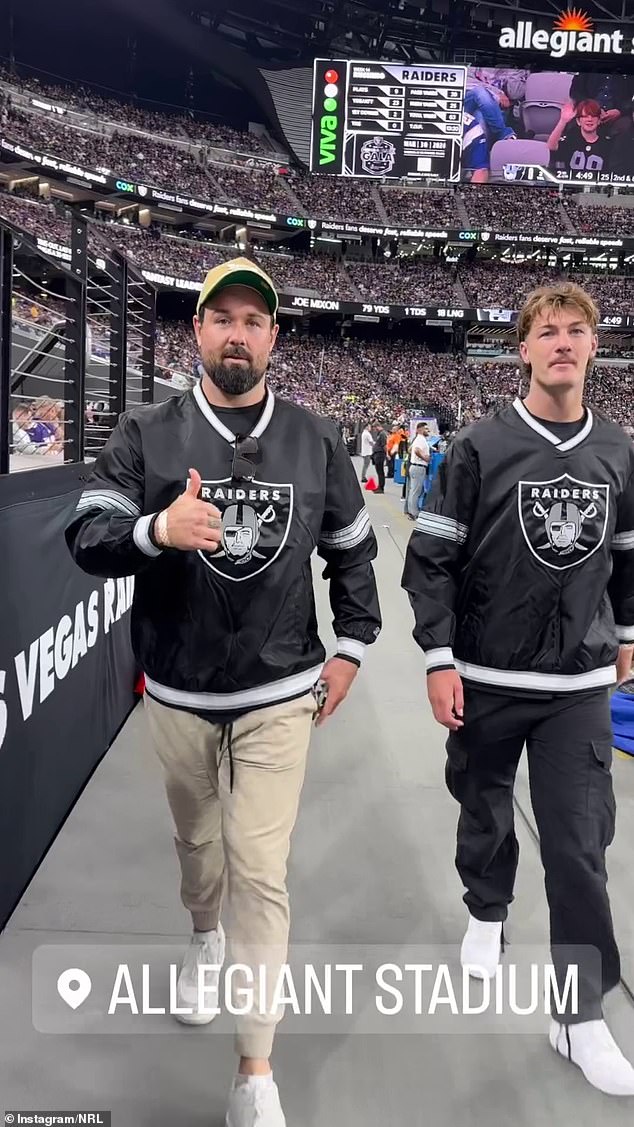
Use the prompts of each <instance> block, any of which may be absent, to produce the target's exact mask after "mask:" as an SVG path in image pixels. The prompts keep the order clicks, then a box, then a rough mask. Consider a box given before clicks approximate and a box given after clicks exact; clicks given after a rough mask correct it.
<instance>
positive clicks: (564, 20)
mask: <svg viewBox="0 0 634 1127" xmlns="http://www.w3.org/2000/svg"><path fill="white" fill-rule="evenodd" d="M592 28H593V23H592V20H591V19H590V17H589V16H588V15H586V13H585V12H582V11H581V10H580V9H579V8H568V9H567V10H566V11H565V12H562V13H561V15H560V16H558V17H557V19H556V20H555V21H554V24H553V29H554V30H553V31H551V32H548V31H545V30H535V29H534V28H533V23H532V21H531V20H519V22H518V24H517V27H503V28H502V31H501V32H500V38H499V45H500V47H507V48H510V49H511V50H514V51H548V52H549V54H550V56H551V58H553V59H561V58H562V57H563V56H564V55H567V54H573V53H576V52H578V53H583V54H588V55H622V54H624V53H626V52H627V47H625V48H624V46H623V40H624V39H625V34H624V32H622V31H610V32H608V31H605V32H599V31H593V30H592ZM632 50H633V48H632V45H631V44H630V53H632Z"/></svg>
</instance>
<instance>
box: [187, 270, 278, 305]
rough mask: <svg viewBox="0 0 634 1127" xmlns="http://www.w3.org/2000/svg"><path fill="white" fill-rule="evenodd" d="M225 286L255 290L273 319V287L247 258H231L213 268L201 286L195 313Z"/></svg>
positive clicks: (267, 277) (264, 274) (275, 300)
mask: <svg viewBox="0 0 634 1127" xmlns="http://www.w3.org/2000/svg"><path fill="white" fill-rule="evenodd" d="M227 286H247V287H248V288H249V289H251V290H256V291H257V293H259V294H261V296H262V297H263V298H264V300H265V302H266V305H267V308H268V311H269V313H270V314H271V316H272V317H273V318H275V315H276V313H277V309H278V306H279V298H278V296H277V291H276V289H275V286H274V285H273V282H272V281H271V279H270V278H269V276H268V274H266V273H265V272H264V270H262V268H261V267H260V266H258V265H257V263H256V262H251V260H250V259H249V258H232V259H230V260H229V262H223V263H221V264H220V266H214V268H213V270H210V271H209V273H208V274H207V277H206V278H205V280H204V282H203V284H202V289H201V291H200V295H199V297H198V303H197V305H196V313H197V314H200V310H201V308H202V307H203V305H205V303H206V302H207V301H209V298H210V297H213V295H214V294H216V293H219V292H220V290H225V289H226V288H227Z"/></svg>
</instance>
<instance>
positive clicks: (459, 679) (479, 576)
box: [403, 283, 634, 1095]
mask: <svg viewBox="0 0 634 1127" xmlns="http://www.w3.org/2000/svg"><path fill="white" fill-rule="evenodd" d="M597 322H598V311H597V308H596V306H595V304H594V302H593V301H592V299H591V298H590V297H589V296H588V295H587V294H586V293H585V292H584V291H583V290H582V289H580V288H579V287H578V286H575V285H572V284H570V283H563V284H560V285H557V286H552V287H543V288H540V289H538V290H536V291H534V292H533V293H532V294H530V295H529V297H528V299H527V301H526V303H525V305H524V307H523V309H522V310H521V312H520V315H519V321H518V337H519V349H520V355H521V358H522V362H523V364H524V365H525V367H526V370H527V372H528V374H529V375H530V390H529V392H528V395H527V397H526V399H525V400H524V401H523V402H522V401H520V400H519V399H516V400H515V402H514V403H513V404H512V405H511V406H507V407H504V408H503V409H501V410H500V411H499V412H498V413H496V414H495V415H494V416H493V417H491V418H488V419H483V420H480V421H479V422H477V423H474V424H472V425H471V426H469V427H466V428H465V429H464V430H463V431H462V432H461V433H460V434H459V435H458V436H457V438H456V439H455V441H454V443H453V444H452V446H451V449H450V450H449V452H448V454H447V457H446V459H445V461H444V462H443V465H442V466H441V468H440V472H439V475H438V478H437V481H436V483H435V485H434V488H433V490H432V495H431V498H430V502H429V503H428V506H427V508H426V509H425V511H424V512H422V513H421V514H420V516H419V517H418V521H417V524H416V528H415V530H414V532H413V534H412V538H411V541H410V544H409V548H408V553H407V559H406V563H405V571H404V576H403V586H404V587H405V588H406V590H407V591H408V593H409V595H410V599H411V602H412V606H413V609H414V614H415V619H416V626H415V630H414V636H415V638H416V640H417V641H418V643H419V644H420V646H421V647H422V649H423V650H424V651H425V656H426V662H427V673H428V678H427V687H428V693H429V699H430V702H431V706H432V709H433V712H434V716H435V718H436V720H437V721H438V722H439V723H441V724H443V725H444V726H445V727H447V728H449V730H450V735H449V739H448V742H447V755H448V760H447V767H446V778H447V784H448V787H449V790H450V791H451V794H452V795H453V796H454V797H455V798H456V800H457V801H458V802H459V803H460V807H461V813H460V819H459V823H458V842H457V855H456V864H457V868H458V872H459V874H460V876H461V878H462V881H463V884H464V885H465V886H466V889H467V892H466V894H465V897H464V900H465V903H466V904H467V907H468V909H469V914H470V918H469V923H468V928H467V932H466V935H465V938H464V941H463V945H462V952H461V954H462V961H463V965H465V966H467V965H468V966H470V967H472V966H473V965H474V964H475V965H476V966H477V967H478V968H479V969H478V971H477V972H475V973H476V976H478V977H485V976H490V977H493V976H494V974H495V971H496V967H497V964H498V961H499V956H500V948H501V945H502V944H503V934H502V925H503V922H504V920H505V919H506V917H507V913H508V906H509V904H510V903H511V901H512V900H513V887H514V882H515V873H516V868H517V861H518V844H517V839H516V836H515V832H514V827H513V785H514V779H515V773H516V770H517V765H518V761H519V759H520V756H521V753H522V749H523V747H524V745H526V748H527V753H528V766H529V774H530V786H531V797H532V803H533V810H534V813H535V818H536V821H537V826H538V831H539V836H540V847H541V856H542V861H543V864H544V869H545V877H546V893H547V898H548V904H549V909H550V936H551V945H552V956H553V963H554V966H555V970H556V973H557V978H558V981H559V986H560V993H561V996H562V997H563V992H564V985H565V982H566V978H567V976H568V972H569V970H570V968H571V967H575V966H576V967H578V972H577V973H578V981H579V996H578V1006H575V1005H574V1004H573V1003H572V1001H570V1000H569V1002H568V1004H567V1006H566V1008H565V1011H564V1012H562V1013H561V1014H557V1018H558V1020H557V1021H555V1020H553V1021H552V1023H551V1029H550V1043H551V1045H552V1047H553V1048H554V1049H556V1050H557V1051H558V1052H560V1053H562V1054H563V1055H565V1056H566V1057H568V1058H569V1059H570V1060H572V1061H574V1062H575V1063H576V1064H578V1065H579V1067H580V1068H581V1069H582V1071H583V1073H584V1075H585V1076H586V1078H587V1079H588V1080H589V1082H590V1083H591V1084H593V1085H594V1086H595V1087H597V1088H599V1089H600V1090H601V1091H604V1092H607V1093H610V1094H613V1095H631V1094H634V1069H633V1068H632V1066H631V1065H630V1064H629V1063H628V1061H627V1060H626V1059H625V1058H624V1056H623V1055H622V1054H621V1052H620V1050H619V1049H618V1047H617V1045H616V1044H615V1042H614V1041H613V1039H612V1037H611V1034H610V1033H609V1030H608V1029H607V1026H606V1025H605V1022H604V1021H603V1012H602V998H603V995H604V994H605V993H606V992H607V991H608V990H610V989H612V988H613V987H614V986H616V985H617V983H618V981H619V976H620V966H619V952H618V948H617V946H616V941H615V938H614V933H613V928H612V919H611V914H610V905H609V901H608V895H607V888H606V883H607V876H606V869H605V854H606V849H607V846H608V845H609V844H610V842H611V841H612V837H613V834H614V814H615V807H614V795H613V790H612V780H611V775H610V767H611V756H612V738H611V725H610V711H609V702H608V698H609V688H610V686H611V685H614V683H615V682H617V681H621V680H624V679H625V678H626V677H627V676H628V673H629V669H630V667H631V663H632V642H634V447H632V444H631V442H630V441H629V439H628V438H627V436H626V435H625V434H624V432H623V431H622V430H621V428H620V427H618V426H616V425H615V424H614V423H612V422H610V421H609V420H608V419H607V418H605V417H604V416H602V415H598V414H595V413H593V412H592V411H590V409H589V408H587V407H585V406H584V403H583V393H584V382H585V378H586V374H587V372H588V370H589V369H590V367H591V365H592V363H593V361H594V357H595V354H596V349H597ZM569 998H570V996H569Z"/></svg>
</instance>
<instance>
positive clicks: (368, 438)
mask: <svg viewBox="0 0 634 1127" xmlns="http://www.w3.org/2000/svg"><path fill="white" fill-rule="evenodd" d="M373 450H374V437H373V435H372V428H371V426H370V424H369V423H366V424H365V426H364V428H363V431H362V433H361V459H362V461H361V481H367V480H368V468H369V466H370V462H371V461H372V451H373Z"/></svg>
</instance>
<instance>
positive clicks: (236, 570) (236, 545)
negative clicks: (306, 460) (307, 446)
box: [198, 478, 293, 582]
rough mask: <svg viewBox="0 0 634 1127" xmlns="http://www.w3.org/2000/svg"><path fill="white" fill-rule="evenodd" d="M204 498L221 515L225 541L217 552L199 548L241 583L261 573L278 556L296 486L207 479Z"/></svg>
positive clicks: (227, 576)
mask: <svg viewBox="0 0 634 1127" xmlns="http://www.w3.org/2000/svg"><path fill="white" fill-rule="evenodd" d="M200 499H201V501H208V502H209V503H210V504H211V505H215V506H216V508H217V509H218V510H219V511H220V513H221V514H222V541H221V543H220V545H219V547H218V551H217V552H205V551H203V550H202V549H199V551H198V555H199V556H200V558H201V559H202V560H203V562H204V563H205V564H206V565H207V567H209V568H211V570H212V571H215V572H216V573H217V574H218V575H222V576H224V578H225V579H232V580H234V582H240V581H241V580H244V579H252V578H253V576H254V575H259V574H260V572H262V571H264V570H265V569H266V568H267V567H270V566H271V564H272V563H273V561H274V560H275V559H277V557H278V556H279V554H280V552H281V551H282V548H283V547H284V545H285V543H286V540H287V538H288V533H289V529H290V526H291V518H292V515H293V486H292V485H278V484H277V483H275V484H272V483H271V482H267V481H249V482H244V483H240V484H236V483H234V482H233V481H232V480H231V478H225V479H224V480H223V481H203V482H202V485H201V490H200Z"/></svg>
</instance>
